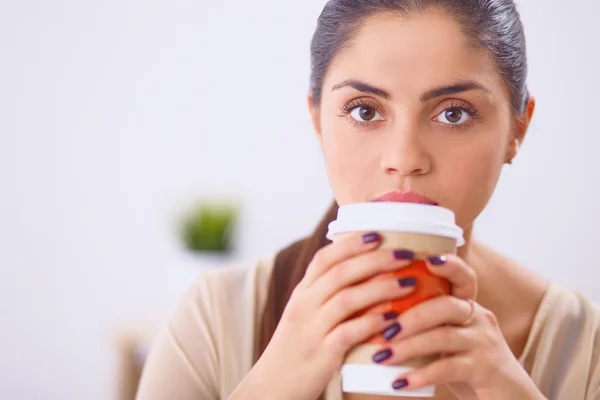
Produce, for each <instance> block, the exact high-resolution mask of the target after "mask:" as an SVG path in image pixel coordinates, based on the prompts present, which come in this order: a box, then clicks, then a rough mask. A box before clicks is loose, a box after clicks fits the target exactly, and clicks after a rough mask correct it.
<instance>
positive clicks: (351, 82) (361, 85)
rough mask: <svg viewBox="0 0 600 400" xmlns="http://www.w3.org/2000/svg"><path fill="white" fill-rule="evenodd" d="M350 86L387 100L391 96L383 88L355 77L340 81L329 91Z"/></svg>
mask: <svg viewBox="0 0 600 400" xmlns="http://www.w3.org/2000/svg"><path fill="white" fill-rule="evenodd" d="M345 87H351V88H353V89H356V90H358V91H359V92H363V93H369V94H374V95H376V96H379V97H383V98H384V99H386V100H389V99H390V98H391V97H392V96H390V94H389V93H388V92H386V91H385V90H383V89H380V88H377V87H375V86H373V85H369V84H368V83H365V82H361V81H358V80H356V79H348V80H346V81H344V82H342V83H338V84H337V85H335V86H334V87H333V88H332V89H331V91H332V92H333V91H335V90H338V89H341V88H345Z"/></svg>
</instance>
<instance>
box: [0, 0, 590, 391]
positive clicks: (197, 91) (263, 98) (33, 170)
mask: <svg viewBox="0 0 600 400" xmlns="http://www.w3.org/2000/svg"><path fill="white" fill-rule="evenodd" d="M521 3H523V4H522V5H521V10H522V14H523V19H524V21H525V24H526V31H527V37H528V44H529V55H530V87H531V89H532V92H533V93H534V94H536V95H537V98H538V111H537V114H536V117H535V122H534V124H533V128H532V131H531V133H530V137H529V138H528V140H527V143H526V145H525V147H524V149H523V152H522V154H521V156H520V157H519V158H518V159H517V160H516V163H515V165H514V166H513V167H511V168H510V169H508V170H507V172H506V173H505V175H504V176H503V178H502V182H501V184H500V186H499V188H498V192H497V195H496V197H495V198H494V200H493V202H492V204H491V205H490V207H489V209H488V210H487V211H486V213H485V214H484V215H483V216H482V218H481V222H480V224H479V225H478V231H479V234H480V236H481V237H482V238H484V239H486V240H487V241H488V242H489V243H490V244H492V245H493V246H495V247H497V248H498V249H500V250H502V251H504V252H505V253H507V254H509V255H512V256H514V257H516V258H517V259H519V260H520V261H521V262H523V263H524V264H526V265H528V266H530V267H531V268H532V269H534V270H535V271H538V272H539V273H541V274H543V275H544V276H547V277H549V278H551V279H554V280H556V281H557V282H559V283H561V284H563V285H565V286H569V287H574V288H577V289H579V290H581V291H582V292H584V293H585V294H587V295H588V296H590V297H591V298H593V299H595V300H600V285H599V284H598V283H597V282H598V280H599V278H600V272H598V268H599V267H600V262H599V260H598V255H597V253H596V250H597V248H596V241H597V240H596V238H597V237H598V234H597V231H596V229H597V227H598V226H599V225H600V209H599V208H598V207H597V206H596V204H595V202H596V199H597V198H598V196H599V195H600V189H598V187H597V185H598V183H599V182H600V179H599V178H600V169H599V168H598V166H597V164H596V157H595V156H596V152H597V151H596V149H597V148H599V147H600V132H599V130H600V129H599V128H598V126H599V125H598V122H597V121H596V117H597V113H598V109H597V105H596V101H595V100H596V98H597V93H596V92H598V91H599V90H600V77H599V75H598V74H597V71H598V70H600V60H599V58H598V54H595V53H597V51H596V49H597V41H598V39H599V38H600V27H599V26H598V24H597V22H596V17H595V16H596V15H597V14H598V13H600V4H599V3H598V2H595V1H594V0H573V1H572V2H571V3H570V6H569V7H565V6H564V5H563V4H564V2H563V1H559V0H544V1H542V0H535V1H534V0H530V1H527V2H525V1H523V2H521ZM322 4H323V2H322V1H321V0H313V1H297V2H286V1H279V0H261V1H253V2H249V1H243V0H239V1H227V2H207V1H190V0H180V1H176V2H160V1H145V2H141V1H137V2H136V1H117V0H107V1H103V2H81V1H73V0H56V1H54V2H36V1H32V0H19V1H16V0H13V1H11V0H4V1H3V2H2V3H1V4H0V48H1V49H2V51H1V52H0V57H1V59H0V110H1V111H0V116H1V118H0V135H1V136H0V326H1V329H0V398H7V399H8V398H10V399H42V398H44V399H90V400H92V399H109V398H112V396H113V395H114V393H113V386H114V382H113V381H114V361H115V360H114V355H113V352H114V349H113V347H112V343H111V334H112V333H113V332H114V330H115V329H116V328H118V327H119V326H120V325H121V324H124V323H129V322H132V321H135V320H136V319H137V318H142V317H144V316H148V315H151V314H152V313H153V312H154V311H155V310H159V309H162V308H164V304H165V301H166V298H167V293H166V288H165V284H164V282H165V279H166V277H167V276H168V274H169V268H171V267H172V266H173V265H174V264H177V263H179V262H180V261H181V257H182V252H181V250H180V249H179V245H178V243H177V240H176V238H175V237H174V235H173V222H174V219H175V217H176V215H177V212H178V211H179V210H180V209H181V207H182V206H184V205H185V204H186V203H187V202H188V201H189V200H190V199H193V198H194V197H195V196H199V195H203V194H208V193H217V194H239V195H240V196H241V197H242V198H243V200H244V201H245V209H244V220H243V224H242V227H241V232H240V234H241V238H242V241H241V246H240V251H239V256H240V257H241V258H244V259H253V258H255V257H259V256H262V255H265V254H267V253H270V252H272V251H275V250H276V249H277V248H279V247H280V246H282V245H284V244H285V243H287V242H289V241H291V240H292V239H294V238H296V237H299V236H301V235H303V234H305V233H307V232H308V231H309V230H310V229H311V228H312V227H313V225H314V224H315V223H316V221H317V219H318V218H319V217H320V215H321V213H322V211H323V210H324V209H325V208H326V206H327V204H328V202H329V199H330V192H329V188H328V185H327V182H326V178H325V175H324V171H323V166H322V162H321V159H320V155H319V152H318V148H317V146H316V143H315V142H314V140H313V137H312V130H311V126H310V122H309V119H308V115H307V113H306V106H305V94H306V90H307V82H308V62H309V59H308V43H309V40H310V35H311V33H312V30H313V28H314V25H315V21H316V17H317V16H318V13H319V11H320V8H321V7H322ZM507 295H509V294H507Z"/></svg>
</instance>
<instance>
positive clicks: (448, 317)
mask: <svg viewBox="0 0 600 400" xmlns="http://www.w3.org/2000/svg"><path fill="white" fill-rule="evenodd" d="M470 314H471V305H470V304H469V303H468V302H467V301H465V300H461V299H459V298H458V297H454V296H439V297H435V298H433V299H431V300H427V301H424V302H422V303H420V304H417V305H416V306H414V307H412V308H410V309H408V310H406V311H405V312H403V313H402V314H401V315H400V316H399V317H398V318H397V321H398V323H399V324H400V327H401V330H400V332H399V333H398V334H397V335H396V337H393V338H390V339H391V340H392V341H397V340H402V339H404V338H407V337H410V336H413V335H415V334H418V333H421V332H426V331H429V330H430V329H433V328H435V327H438V326H442V325H462V323H463V322H465V321H466V320H467V318H469V316H470Z"/></svg>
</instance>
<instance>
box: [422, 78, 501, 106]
mask: <svg viewBox="0 0 600 400" xmlns="http://www.w3.org/2000/svg"><path fill="white" fill-rule="evenodd" d="M472 90H479V91H482V92H486V93H489V91H490V90H489V89H488V88H486V87H485V86H483V85H482V84H480V83H477V82H475V81H467V82H461V83H456V84H453V85H450V86H443V87H439V88H435V89H432V90H430V91H428V92H426V93H424V94H423V95H422V96H421V97H420V100H421V102H422V103H426V102H428V101H429V100H432V99H435V98H436V97H440V96H448V95H451V94H458V93H464V92H470V91H472Z"/></svg>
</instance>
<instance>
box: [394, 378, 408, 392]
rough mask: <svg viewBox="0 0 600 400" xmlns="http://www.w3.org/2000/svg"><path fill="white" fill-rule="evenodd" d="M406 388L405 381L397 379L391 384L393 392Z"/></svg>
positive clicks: (406, 382) (406, 383)
mask: <svg viewBox="0 0 600 400" xmlns="http://www.w3.org/2000/svg"><path fill="white" fill-rule="evenodd" d="M407 386H408V381H407V380H406V379H398V380H397V381H394V383H392V388H394V389H395V390H398V389H402V388H405V387H407Z"/></svg>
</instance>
